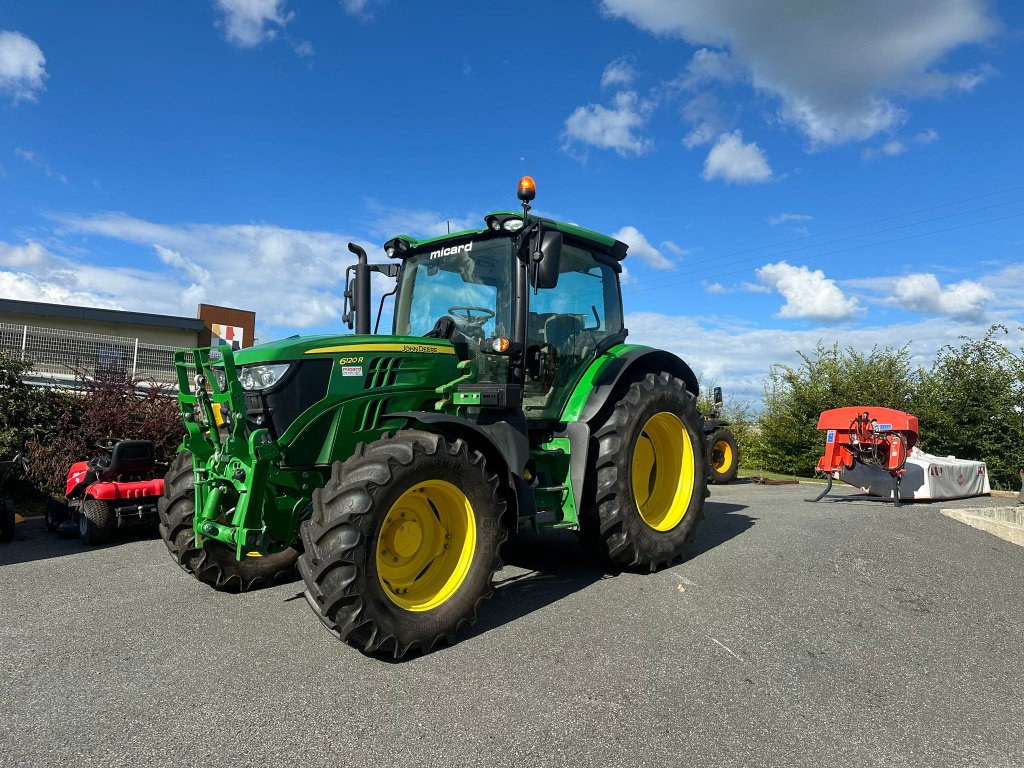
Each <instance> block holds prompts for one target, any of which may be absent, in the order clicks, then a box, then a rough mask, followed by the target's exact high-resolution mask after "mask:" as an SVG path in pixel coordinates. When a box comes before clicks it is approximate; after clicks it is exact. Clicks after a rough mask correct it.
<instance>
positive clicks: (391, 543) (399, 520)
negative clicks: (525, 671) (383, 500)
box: [376, 480, 476, 611]
mask: <svg viewBox="0 0 1024 768" xmlns="http://www.w3.org/2000/svg"><path fill="white" fill-rule="evenodd" d="M474 552H476V517H474V515H473V506H472V505H471V504H470V503H469V499H467V498H466V494H464V493H463V492H462V491H461V490H459V489H458V488H457V487H456V486H454V485H452V484H451V483H449V482H446V481H444V480H426V481H424V482H422V483H417V484H416V485H414V486H413V487H412V488H410V489H409V490H407V491H406V492H405V493H403V494H402V495H401V496H400V497H399V498H398V501H396V502H395V503H394V504H393V505H392V507H391V509H390V510H388V513H387V516H386V517H385V519H384V524H383V525H382V526H381V529H380V533H379V534H378V535H377V550H376V559H377V577H378V578H379V579H380V584H381V586H382V587H383V588H384V594H386V595H387V596H388V597H389V598H391V601H392V602H393V603H395V604H396V605H398V606H400V607H402V608H404V609H405V610H407V611H429V610H431V609H432V608H437V607H438V606H439V605H441V604H442V603H444V602H445V601H446V600H447V599H448V598H450V597H451V596H452V595H454V594H455V593H456V592H457V591H458V589H459V587H461V586H462V582H463V581H465V579H466V574H467V573H469V566H470V564H471V563H472V562H473V553H474Z"/></svg>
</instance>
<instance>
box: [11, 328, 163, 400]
mask: <svg viewBox="0 0 1024 768" xmlns="http://www.w3.org/2000/svg"><path fill="white" fill-rule="evenodd" d="M176 349H177V348H176V347H167V346H163V345H161V344H148V343H146V342H143V341H140V340H139V339H138V338H134V337H129V336H107V335H106V334H102V333H85V332H83V331H69V330H65V329H63V328H39V327H37V326H34V325H21V324H16V323H0V351H4V352H8V353H10V354H12V355H14V356H15V357H20V358H21V359H22V360H26V361H28V362H31V363H32V373H33V374H34V375H35V376H37V377H41V378H46V379H55V380H57V381H61V382H69V381H74V380H75V379H76V378H78V377H79V376H81V375H85V376H89V377H94V376H96V375H97V374H100V375H103V374H108V375H109V374H117V375H122V376H125V375H127V376H131V377H132V378H134V379H137V380H139V381H154V382H156V383H158V384H162V385H165V386H171V387H173V388H177V379H176V377H175V374H174V352H175V350H176Z"/></svg>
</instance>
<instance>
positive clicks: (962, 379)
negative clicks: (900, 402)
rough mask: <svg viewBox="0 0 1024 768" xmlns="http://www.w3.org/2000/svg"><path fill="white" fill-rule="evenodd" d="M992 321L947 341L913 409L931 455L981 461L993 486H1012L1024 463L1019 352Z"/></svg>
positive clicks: (1023, 381) (1023, 361)
mask: <svg viewBox="0 0 1024 768" xmlns="http://www.w3.org/2000/svg"><path fill="white" fill-rule="evenodd" d="M1007 333H1008V330H1007V328H1006V327H1005V326H1002V325H993V326H992V327H990V328H989V329H988V331H987V332H986V333H985V335H984V336H983V337H982V338H981V339H980V340H974V339H969V338H967V337H963V336H962V337H960V338H961V344H960V346H959V347H953V346H951V345H947V346H945V347H943V348H942V349H941V350H940V351H939V356H938V358H937V359H936V361H935V364H934V365H933V366H932V369H931V370H930V371H928V372H923V373H922V375H921V384H920V388H919V391H918V394H917V397H916V398H915V402H914V405H913V411H912V412H913V413H914V414H915V415H916V416H917V417H918V418H919V419H920V422H921V448H922V450H925V451H928V452H929V453H934V454H936V455H940V456H945V455H954V456H956V457H958V458H961V459H975V460H979V461H984V462H985V463H986V464H987V465H988V473H989V479H990V480H991V481H992V483H993V485H994V486H995V487H998V488H1015V487H1016V486H1017V485H1018V484H1019V482H1020V475H1019V473H1020V469H1021V468H1022V467H1024V351H1022V352H1021V353H1017V354H1015V353H1014V352H1012V351H1011V350H1010V349H1008V348H1007V347H1006V346H1005V345H1004V344H1003V343H1002V342H1001V341H1000V337H1002V336H1005V335H1007Z"/></svg>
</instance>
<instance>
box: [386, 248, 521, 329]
mask: <svg viewBox="0 0 1024 768" xmlns="http://www.w3.org/2000/svg"><path fill="white" fill-rule="evenodd" d="M511 261H512V241H511V239H510V238H507V237H499V238H495V239H493V240H478V241H468V242H467V241H461V242H460V241H452V242H449V243H443V242H442V243H438V244H437V248H436V249H435V250H432V251H423V252H422V253H417V254H414V255H412V256H409V257H408V258H407V259H406V260H405V265H404V267H403V268H402V273H401V278H400V280H399V286H398V296H397V304H396V307H395V328H394V332H395V334H396V335H398V336H423V335H424V334H426V333H428V332H429V331H430V330H431V329H432V328H433V327H434V323H436V322H437V321H438V320H439V319H440V318H442V317H444V316H446V315H447V316H448V317H450V318H452V319H453V320H455V323H456V325H458V327H459V330H460V331H461V332H462V333H463V335H465V336H467V337H468V338H470V339H478V340H483V339H485V338H489V337H492V336H510V335H511V333H512V264H511Z"/></svg>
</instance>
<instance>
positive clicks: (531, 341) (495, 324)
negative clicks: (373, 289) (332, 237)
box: [385, 177, 626, 420]
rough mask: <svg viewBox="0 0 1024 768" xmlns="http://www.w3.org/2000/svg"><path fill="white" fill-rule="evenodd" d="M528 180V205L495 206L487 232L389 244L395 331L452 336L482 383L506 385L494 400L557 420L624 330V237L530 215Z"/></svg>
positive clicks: (531, 416) (396, 240)
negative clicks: (396, 264) (394, 262)
mask: <svg viewBox="0 0 1024 768" xmlns="http://www.w3.org/2000/svg"><path fill="white" fill-rule="evenodd" d="M528 178H529V177H527V179H528ZM522 186H523V185H522V184H521V189H520V197H521V199H523V202H524V204H523V208H524V210H523V213H522V214H519V213H516V212H508V211H499V212H495V213H492V214H490V215H488V216H487V217H486V218H485V221H486V223H487V228H486V229H483V230H480V231H477V230H468V231H465V232H459V233H454V234H451V235H445V236H444V237H441V238H436V239H433V240H426V241H415V240H413V239H412V238H409V237H407V236H399V237H397V238H394V239H393V240H391V241H389V242H388V243H387V245H386V246H385V249H386V251H387V253H388V255H390V256H392V257H393V258H398V259H400V260H401V267H400V269H399V272H398V285H397V288H396V298H395V310H394V321H393V333H394V335H395V336H402V337H407V336H423V337H428V338H444V339H447V340H449V341H451V342H452V343H453V345H454V346H455V349H456V351H457V352H458V354H459V356H460V358H462V359H463V360H467V359H472V360H473V362H474V365H475V372H476V378H475V381H476V382H477V384H480V385H491V386H493V387H495V388H497V390H496V391H498V392H500V393H501V395H502V396H501V397H498V398H496V404H499V405H501V406H503V407H520V406H521V407H522V409H523V411H524V414H525V416H526V417H527V419H531V420H532V419H557V418H558V416H559V414H560V412H561V409H562V407H563V406H564V405H565V402H566V400H567V398H568V396H569V394H570V393H571V391H572V386H573V385H574V384H575V383H576V382H577V381H578V380H579V378H580V377H581V376H582V374H583V372H584V371H585V370H586V368H587V367H588V366H589V364H590V363H591V362H593V361H594V359H595V358H596V357H597V356H598V355H599V354H601V352H602V351H604V350H606V349H608V348H610V347H611V346H614V345H615V344H617V343H621V342H622V341H623V340H624V339H625V337H626V330H625V328H624V326H623V319H622V298H621V294H620V289H619V273H620V272H621V271H622V268H621V266H620V264H619V262H620V261H621V260H622V258H623V257H624V256H625V253H626V245H625V244H624V243H621V242H619V241H617V240H613V239H611V238H608V237H605V236H603V235H600V234H598V233H597V232H591V231H589V230H585V229H582V228H580V227H574V226H571V225H567V224H563V223H561V222H556V221H552V220H549V219H541V218H537V217H531V216H530V215H529V207H530V206H529V204H528V200H529V199H532V197H531V196H530V192H531V191H532V190H533V189H534V187H533V186H532V180H530V181H529V183H528V184H527V191H526V192H525V193H524V192H523V190H522ZM524 194H525V195H526V197H524Z"/></svg>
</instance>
